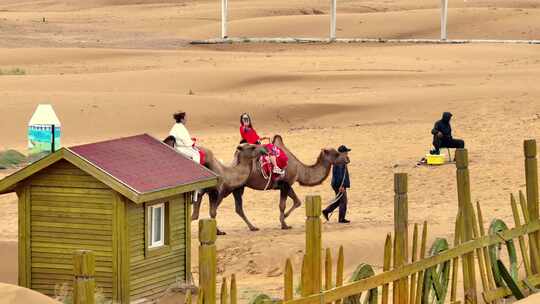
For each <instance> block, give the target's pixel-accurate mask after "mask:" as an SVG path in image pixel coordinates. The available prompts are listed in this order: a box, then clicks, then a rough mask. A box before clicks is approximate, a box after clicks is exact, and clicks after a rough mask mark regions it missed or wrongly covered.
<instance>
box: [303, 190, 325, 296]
mask: <svg viewBox="0 0 540 304" xmlns="http://www.w3.org/2000/svg"><path fill="white" fill-rule="evenodd" d="M306 216H307V218H306V256H307V259H308V261H307V262H308V263H307V264H308V269H309V270H308V271H309V272H308V273H309V278H308V280H307V281H308V284H309V285H308V286H306V287H307V290H306V291H307V292H308V294H310V295H312V294H315V293H319V292H320V291H321V288H322V276H321V273H322V272H321V269H322V253H321V250H322V239H321V237H322V235H321V234H322V224H321V197H320V196H318V195H317V196H311V195H308V196H307V197H306Z"/></svg>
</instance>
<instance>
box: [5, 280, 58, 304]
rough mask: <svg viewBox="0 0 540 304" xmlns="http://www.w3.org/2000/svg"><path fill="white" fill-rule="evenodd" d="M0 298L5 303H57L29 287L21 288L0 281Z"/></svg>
mask: <svg viewBox="0 0 540 304" xmlns="http://www.w3.org/2000/svg"><path fill="white" fill-rule="evenodd" d="M0 299H2V300H0V301H1V302H2V303H5V304H19V303H40V304H59V303H60V302H58V301H55V300H53V299H51V298H49V297H47V296H45V295H42V294H40V293H39V292H35V291H33V290H30V289H26V288H22V287H19V286H16V285H11V284H4V283H0Z"/></svg>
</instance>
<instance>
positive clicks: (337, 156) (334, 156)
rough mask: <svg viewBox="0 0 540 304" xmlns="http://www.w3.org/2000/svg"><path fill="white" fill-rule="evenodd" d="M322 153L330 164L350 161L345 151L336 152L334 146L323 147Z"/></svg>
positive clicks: (344, 163)
mask: <svg viewBox="0 0 540 304" xmlns="http://www.w3.org/2000/svg"><path fill="white" fill-rule="evenodd" d="M322 154H323V155H324V158H325V159H326V160H327V161H328V162H330V163H331V164H332V165H346V164H348V163H350V162H351V160H350V159H349V155H348V153H347V152H338V151H337V150H336V149H334V148H326V149H323V150H322Z"/></svg>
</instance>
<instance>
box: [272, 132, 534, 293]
mask: <svg viewBox="0 0 540 304" xmlns="http://www.w3.org/2000/svg"><path fill="white" fill-rule="evenodd" d="M524 152H525V172H526V188H527V191H526V196H525V195H524V194H523V193H522V192H520V193H519V207H520V208H518V202H517V201H516V198H515V197H514V195H510V199H509V200H510V204H511V207H512V213H513V217H514V224H515V227H514V228H512V229H508V228H507V227H506V224H505V223H504V222H503V221H501V220H499V219H495V220H493V221H492V223H491V225H490V228H489V230H488V233H486V230H485V228H484V220H483V215H482V209H481V206H480V203H479V202H477V203H476V208H474V206H473V204H472V201H471V191H470V182H469V168H468V154H467V150H458V151H456V169H457V170H456V177H457V186H458V187H457V188H458V210H459V211H458V214H457V217H456V225H455V234H454V235H455V237H454V240H453V248H448V247H449V244H448V241H447V240H446V239H441V238H439V239H436V240H435V242H434V243H433V245H432V246H431V249H430V250H429V252H426V240H427V234H428V225H427V222H424V224H423V228H422V235H421V237H420V238H419V226H418V225H417V224H415V225H414V226H413V227H414V228H413V233H412V244H410V243H409V232H408V228H409V226H410V225H409V223H408V199H407V175H406V174H402V173H400V174H396V175H395V177H394V191H395V198H394V237H393V239H392V236H391V235H390V234H389V235H388V236H387V238H386V242H385V247H384V248H385V250H384V258H383V273H380V274H377V275H374V274H373V270H372V268H371V267H368V266H369V265H367V266H366V265H360V266H359V267H358V268H357V271H355V273H354V274H353V278H352V280H353V282H349V283H346V284H343V248H340V249H339V258H338V262H337V271H336V274H335V277H336V284H335V286H334V285H333V284H332V278H333V276H334V274H333V273H332V267H331V265H332V258H331V256H330V249H326V253H327V254H326V259H325V261H324V265H326V267H325V271H324V274H323V272H322V270H321V267H320V265H322V263H323V261H322V258H321V253H322V252H323V251H322V248H321V232H320V228H319V227H320V224H321V220H320V213H321V211H320V198H318V197H308V198H307V199H306V210H307V220H306V251H305V252H306V255H305V258H304V262H303V264H302V265H303V266H302V270H301V296H300V297H298V298H294V294H293V292H292V290H293V284H294V283H293V269H292V267H291V263H290V260H287V261H286V266H285V273H284V282H285V286H284V294H283V299H282V300H281V302H282V303H283V304H320V303H332V302H336V303H340V302H341V301H344V302H345V303H351V304H354V303H360V298H361V297H362V298H364V303H370V304H371V303H373V304H375V303H383V304H384V303H389V301H390V299H389V298H390V287H392V288H391V290H392V303H400V304H401V303H403V304H409V303H411V304H417V303H479V302H484V303H499V302H500V300H501V299H503V298H505V297H508V296H511V295H512V296H514V297H516V298H522V297H524V295H525V294H527V293H528V292H529V293H530V292H536V289H535V288H534V286H536V285H539V284H540V271H539V270H540V269H539V266H540V256H539V252H538V249H539V248H540V243H539V238H538V237H539V234H540V220H539V214H538V172H537V158H536V142H535V141H534V140H528V141H525V143H524ZM520 211H521V215H520ZM514 239H517V241H518V244H519V251H520V253H521V254H520V256H521V259H522V265H523V267H524V271H523V272H524V277H523V278H521V279H520V278H519V275H518V263H517V259H518V256H517V250H516V247H515V245H514V241H513V240H514ZM526 240H528V242H526ZM527 244H528V245H529V246H528V247H529V248H527ZM409 245H412V246H410V247H409ZM501 245H504V246H506V247H507V249H508V258H502V257H501V256H499V251H500V247H501ZM409 248H411V249H412V250H411V252H409ZM426 254H427V255H426ZM502 260H508V261H506V262H507V263H503V262H502ZM392 261H393V264H392V265H391V262H392ZM508 262H510V264H509V265H508ZM390 267H392V269H390ZM362 269H364V271H362ZM366 269H367V270H366ZM370 269H371V270H370ZM368 270H369V271H368ZM460 270H461V271H460ZM370 272H371V273H370ZM358 273H360V275H358ZM460 274H461V280H462V281H463V293H462V299H460V300H458V299H457V297H458V280H459V276H460ZM355 275H357V276H356V277H355ZM323 277H324V278H325V284H324V286H323V285H322V284H321V278H323ZM480 283H481V287H480ZM448 289H450V293H448ZM379 290H381V291H382V293H381V296H380V298H379ZM362 294H364V295H363V296H362Z"/></svg>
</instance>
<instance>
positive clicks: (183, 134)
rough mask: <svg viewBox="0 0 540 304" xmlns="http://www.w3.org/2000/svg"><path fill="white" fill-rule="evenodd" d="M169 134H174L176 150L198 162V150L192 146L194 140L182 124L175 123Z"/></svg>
mask: <svg viewBox="0 0 540 304" xmlns="http://www.w3.org/2000/svg"><path fill="white" fill-rule="evenodd" d="M169 135H171V136H174V138H175V140H176V146H175V147H176V150H178V151H179V152H180V153H182V154H184V155H186V156H187V157H189V158H191V159H192V160H193V161H194V162H196V163H199V160H200V155H199V151H198V150H197V149H195V148H194V147H193V144H194V142H193V140H192V139H191V136H190V135H189V132H188V130H187V129H186V126H184V124H182V123H175V124H174V126H173V127H172V129H171V131H170V132H169Z"/></svg>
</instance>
